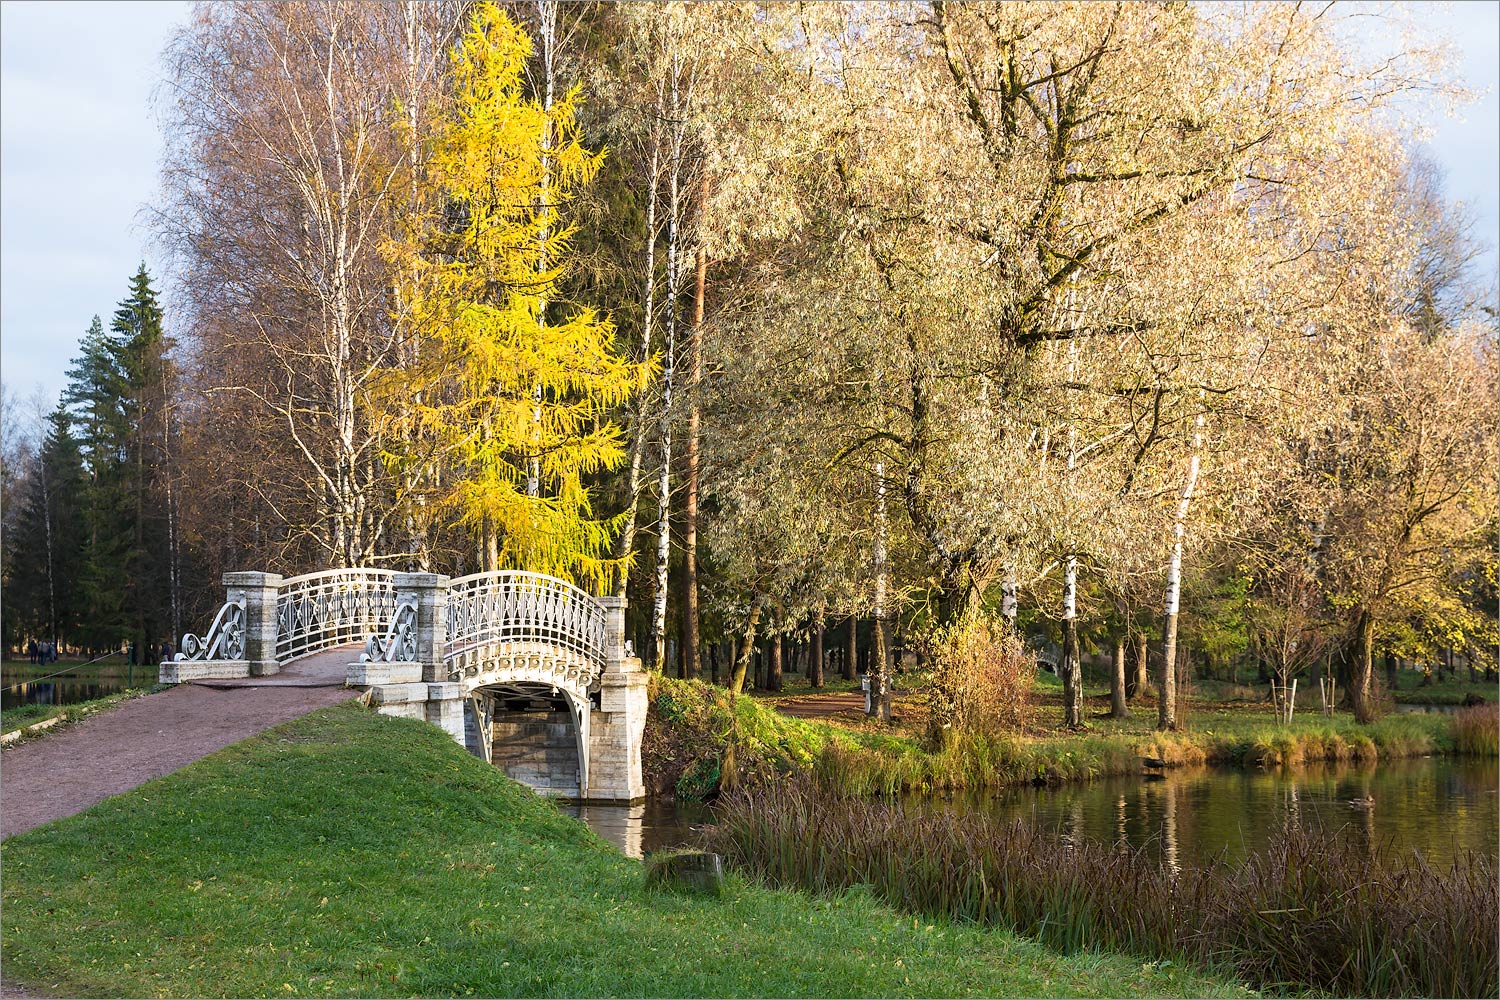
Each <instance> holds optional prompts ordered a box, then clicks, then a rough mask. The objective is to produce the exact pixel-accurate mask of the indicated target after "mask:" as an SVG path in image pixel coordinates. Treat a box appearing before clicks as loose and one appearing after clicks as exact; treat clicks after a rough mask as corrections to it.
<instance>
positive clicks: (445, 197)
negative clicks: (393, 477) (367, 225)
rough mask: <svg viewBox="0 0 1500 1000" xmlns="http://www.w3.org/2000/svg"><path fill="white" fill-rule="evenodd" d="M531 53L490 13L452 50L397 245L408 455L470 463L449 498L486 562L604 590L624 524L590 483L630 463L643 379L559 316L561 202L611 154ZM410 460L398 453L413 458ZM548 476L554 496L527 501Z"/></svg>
mask: <svg viewBox="0 0 1500 1000" xmlns="http://www.w3.org/2000/svg"><path fill="white" fill-rule="evenodd" d="M530 54H531V40H530V39H529V38H528V37H527V35H526V33H525V32H524V31H523V30H522V29H521V28H520V27H519V26H517V25H516V24H515V23H514V22H513V21H511V19H510V18H509V17H507V16H506V15H505V13H504V12H502V11H501V10H500V9H499V8H498V7H496V6H495V5H494V4H492V3H481V4H478V5H476V6H475V8H474V9H473V13H472V15H471V17H470V20H469V26H468V31H467V32H466V33H465V35H464V36H463V38H462V39H461V40H460V42H459V43H458V45H457V46H456V47H455V49H454V50H453V53H452V67H451V72H452V81H453V83H452V94H451V98H450V100H449V101H448V102H447V105H446V107H444V108H442V109H440V110H439V111H438V112H437V113H435V114H434V116H433V117H432V119H431V120H432V125H431V131H430V133H429V135H428V138H427V142H426V148H425V153H426V156H425V163H424V167H425V171H424V177H425V184H426V185H427V186H428V189H429V190H428V194H429V195H430V198H428V199H426V200H427V202H428V204H429V205H430V208H429V210H428V211H426V212H425V213H423V214H422V215H421V216H420V217H419V218H418V219H415V220H413V224H412V225H410V226H409V227H408V229H407V232H408V234H409V235H407V236H405V237H404V238H403V239H402V240H401V241H399V242H398V244H397V245H395V246H394V247H393V248H392V254H393V256H396V257H398V258H400V259H401V262H402V264H403V266H402V267H401V268H399V269H398V273H401V274H403V275H405V276H406V277H405V278H404V279H403V282H404V283H405V284H406V285H407V287H405V288H402V289H399V294H398V299H399V300H400V301H401V303H402V310H403V314H404V321H405V323H406V324H407V326H408V328H409V329H411V330H412V331H413V332H414V334H415V336H416V337H417V338H418V339H419V340H420V342H421V344H422V361H421V363H420V364H418V365H417V366H416V368H415V371H413V370H411V369H406V370H403V371H401V372H399V373H393V375H396V376H397V377H396V378H393V380H392V381H393V383H394V384H396V385H397V386H398V387H399V388H398V390H397V391H400V392H401V394H402V395H404V396H406V397H407V398H408V399H409V400H411V402H410V403H409V405H408V408H407V413H408V414H409V420H408V421H407V426H406V427H405V429H404V430H405V433H404V434H403V437H404V438H405V439H406V440H407V442H408V444H407V445H404V446H402V447H406V448H408V449H410V450H412V451H413V452H420V453H421V454H422V455H423V456H431V457H434V458H437V459H438V460H439V461H440V462H441V464H443V465H444V466H445V467H447V468H450V469H452V470H453V475H452V476H451V478H450V479H449V480H448V481H447V482H446V483H445V484H444V486H443V488H442V489H440V490H437V491H436V492H437V500H438V505H437V506H438V508H439V510H441V511H444V512H447V513H449V514H451V515H454V516H456V519H457V521H458V523H459V524H461V525H462V526H464V527H466V528H467V529H469V530H471V531H472V532H473V533H474V536H475V538H476V540H477V542H478V550H479V559H480V564H481V565H482V566H483V567H484V568H485V569H499V568H505V567H511V568H520V569H528V570H534V571H537V572H544V573H552V574H556V575H559V576H564V577H567V578H569V579H580V580H583V581H586V582H588V583H590V584H593V585H595V586H597V587H600V588H602V587H604V586H606V585H607V582H608V578H609V577H610V575H611V572H612V568H613V562H612V561H611V560H610V559H609V558H608V549H609V543H610V540H611V536H612V534H613V532H614V530H615V525H614V523H613V521H612V520H611V519H609V518H600V517H597V516H595V514H594V512H593V508H592V504H591V501H590V495H589V489H588V486H587V484H586V481H585V480H586V477H588V476H590V475H591V474H594V473H596V472H599V471H601V470H609V469H613V468H615V467H617V466H618V465H619V464H620V462H621V461H622V460H623V458H624V451H623V448H622V444H621V441H622V438H621V433H620V430H619V428H618V427H617V426H616V425H615V424H614V423H613V422H612V421H611V420H610V419H609V413H610V410H611V408H613V407H617V406H618V405H619V404H621V403H622V402H624V401H625V400H626V398H627V397H628V396H629V395H630V393H631V390H632V389H633V387H634V386H635V384H636V382H637V374H636V368H635V366H633V365H631V364H630V363H629V362H627V361H626V360H624V359H622V358H621V357H619V356H618V355H616V354H615V353H614V350H613V326H612V324H611V323H610V321H609V320H608V318H606V317H603V316H601V315H599V314H598V313H597V312H595V311H594V310H592V309H587V308H577V309H574V310H572V312H571V313H570V314H567V315H555V314H554V315H550V316H549V315H547V310H548V303H555V302H556V300H557V298H558V296H557V294H556V290H557V285H558V282H559V279H560V278H561V277H562V275H563V272H564V270H565V267H566V262H567V260H568V251H569V248H570V242H571V237H572V235H573V232H574V229H573V227H572V226H570V225H567V224H564V223H563V222H562V221H561V220H560V208H561V207H562V206H564V205H565V204H566V203H567V202H568V201H569V199H570V195H571V193H572V192H573V191H575V190H576V189H577V188H578V186H580V185H583V184H586V183H588V182H589V180H590V179H591V178H592V177H593V176H594V174H595V172H596V171H597V170H598V168H599V165H600V162H601V161H602V159H603V153H602V152H601V153H591V152H589V151H588V150H587V149H585V148H584V147H583V145H582V143H581V142H580V141H579V139H578V127H577V124H576V121H575V109H576V106H577V102H578V91H577V89H576V88H575V89H574V90H573V91H571V92H570V93H568V94H567V95H566V96H565V97H563V98H562V99H561V100H557V101H554V102H553V105H552V107H551V108H550V109H547V108H545V107H543V106H542V105H541V104H540V103H538V102H537V101H535V100H532V99H530V98H528V97H527V95H526V92H525V86H524V72H525V66H526V60H527V58H528V57H529V56H530ZM554 310H555V311H556V312H561V311H562V310H560V309H557V307H556V306H555V305H554ZM418 442H425V443H424V444H421V445H419V444H418ZM400 452H401V447H397V448H393V449H392V454H391V455H390V457H391V459H392V460H393V461H398V462H399V461H409V460H411V458H412V457H413V456H410V455H403V454H401V453H400ZM434 452H436V454H435V455H434ZM424 460H425V459H424ZM533 470H535V471H536V473H537V474H538V478H539V480H540V484H539V485H540V488H539V489H538V490H537V491H536V493H537V495H528V490H527V478H528V475H529V474H531V473H532V471H533Z"/></svg>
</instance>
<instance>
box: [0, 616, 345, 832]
mask: <svg viewBox="0 0 1500 1000" xmlns="http://www.w3.org/2000/svg"><path fill="white" fill-rule="evenodd" d="M358 655H359V647H357V646H343V647H340V648H338V649H330V650H327V651H326V652H322V653H317V654H315V655H313V656H309V657H307V658H305V659H302V660H298V661H297V662H296V663H293V664H291V665H289V666H287V667H286V668H284V669H283V670H282V671H281V673H279V674H276V675H274V676H272V677H266V678H259V677H256V678H250V679H248V680H240V681H199V682H193V683H188V684H179V685H177V686H176V687H174V688H171V689H169V690H167V691H163V692H161V693H159V694H153V695H147V696H146V697H143V698H134V699H132V700H130V701H127V702H125V703H123V704H122V705H120V706H119V707H118V708H114V709H111V710H109V711H107V712H101V713H100V714H98V715H92V716H89V717H88V718H86V719H83V720H82V721H80V722H76V723H69V724H66V725H64V726H62V727H60V728H58V729H56V730H53V731H52V732H49V733H48V734H47V735H45V736H42V737H40V738H38V739H35V740H31V741H29V742H25V743H22V744H20V745H18V746H14V747H10V748H8V749H6V750H5V751H3V752H0V792H3V796H4V798H3V800H0V837H9V836H10V835H11V834H13V833H21V832H22V831H24V830H29V829H31V828H32V827H34V826H40V825H41V824H43V823H48V822H51V821H52V820H54V819H61V818H62V817H64V816H71V815H73V814H74V813H77V812H82V811H83V810H85V809H87V808H88V807H89V806H91V805H93V804H94V803H96V802H99V801H101V800H103V799H106V798H108V797H109V796H111V795H118V794H120V793H121V792H128V791H130V789H132V788H135V787H136V786H137V785H141V784H143V783H145V782H147V781H149V780H151V779H152V778H156V777H160V776H161V775H163V774H170V773H171V772H173V771H175V770H177V769H178V768H180V767H183V766H184V765H187V764H191V763H192V762H193V761H195V760H198V759H199V758H200V757H206V756H207V755H208V754H211V753H213V752H214V751H215V750H219V749H222V748H224V747H227V746H229V744H231V743H237V742H239V741H240V740H242V739H245V738H246V737H247V736H254V735H255V734H256V733H258V732H261V731H262V730H264V729H269V728H271V727H272V726H275V725H278V724H280V723H282V722H286V721H288V720H290V719H295V718H298V717H300V716H303V715H306V714H307V713H308V712H311V711H314V710H316V709H319V708H326V707H327V706H329V705H337V704H338V703H339V702H342V701H348V700H349V699H350V698H353V697H355V696H356V694H357V692H355V691H353V690H351V689H349V688H346V687H344V670H345V668H346V667H347V666H348V665H349V663H351V662H352V661H353V660H354V659H355V658H356V657H357V656H358Z"/></svg>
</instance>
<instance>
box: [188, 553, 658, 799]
mask: <svg viewBox="0 0 1500 1000" xmlns="http://www.w3.org/2000/svg"><path fill="white" fill-rule="evenodd" d="M224 585H225V588H226V596H227V598H228V599H227V600H226V602H225V604H224V606H223V607H222V608H221V609H220V611H219V614H218V615H217V616H216V617H215V619H214V621H213V624H212V625H211V626H210V628H209V630H208V632H207V633H205V635H203V636H202V637H199V636H196V635H192V634H189V635H187V636H184V637H183V640H182V652H181V653H179V654H178V656H177V659H176V661H175V662H172V663H165V664H162V674H161V678H162V681H163V682H164V683H179V682H183V681H191V680H219V679H226V678H239V677H260V676H266V675H270V674H274V673H276V672H277V671H279V670H280V669H281V666H282V665H283V664H285V663H287V662H289V661H292V660H295V659H297V658H299V657H301V656H305V655H308V654H310V653H315V652H321V651H323V650H327V649H335V648H339V647H341V646H345V645H348V644H350V643H351V642H360V643H363V644H364V652H363V653H362V654H360V655H359V658H358V660H357V661H356V662H354V663H351V664H350V665H349V667H348V671H347V675H346V681H347V683H348V684H349V686H350V687H354V688H364V689H368V692H369V699H370V703H371V705H372V706H373V707H375V708H376V710H378V711H379V712H381V713H382V714H385V715H391V716H398V717H403V718H411V719H420V720H422V721H425V722H429V723H432V724H433V725H435V726H437V727H439V728H440V729H442V730H443V731H444V732H446V733H448V735H449V736H451V737H452V738H453V739H454V740H456V741H457V742H459V743H460V744H463V745H465V746H467V747H468V748H469V749H470V750H471V751H472V752H474V753H476V754H477V755H479V756H481V757H483V758H484V759H485V760H487V761H491V762H492V763H494V764H496V766H500V767H504V768H505V769H506V770H507V771H508V772H509V773H511V775H512V777H515V778H516V779H517V780H520V781H523V782H525V783H527V784H530V785H532V787H533V788H535V789H536V790H537V791H538V792H540V793H542V794H547V795H556V796H561V797H566V798H573V799H578V800H581V801H584V802H630V803H634V802H639V801H641V800H643V799H644V798H645V782H644V780H643V778H642V774H641V739H642V736H643V734H644V731H645V725H646V709H647V694H646V688H647V678H646V674H645V672H644V671H643V670H642V669H641V663H640V660H638V659H636V658H635V657H634V656H631V655H627V650H626V648H625V602H624V600H623V599H621V598H612V597H603V598H598V597H592V596H590V595H589V594H587V593H585V592H584V591H582V590H580V589H578V588H577V587H575V586H573V585H572V584H570V583H567V582H566V581H563V580H559V579H556V578H554V577H550V576H544V575H542V574H537V573H525V572H520V571H501V572H496V573H480V574H475V575H472V576H466V577H460V578H458V579H450V578H449V577H446V576H441V575H438V574H435V573H396V572H392V571H389V570H376V569H349V570H330V571H327V572H324V573H312V574H307V575H305V576H300V577H291V578H288V579H283V578H282V577H280V576H277V575H275V574H271V573H227V574H225V576H224ZM569 736H571V739H569V738H568V737H569Z"/></svg>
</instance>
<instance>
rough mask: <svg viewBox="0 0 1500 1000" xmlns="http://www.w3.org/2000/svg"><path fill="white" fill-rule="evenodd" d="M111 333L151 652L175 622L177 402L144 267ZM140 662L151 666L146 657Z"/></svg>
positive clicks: (131, 607) (125, 483)
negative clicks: (170, 411) (170, 493)
mask: <svg viewBox="0 0 1500 1000" xmlns="http://www.w3.org/2000/svg"><path fill="white" fill-rule="evenodd" d="M110 329H111V331H112V332H113V333H114V335H115V338H116V339H115V340H114V349H115V354H116V359H117V367H118V370H119V373H120V381H121V385H120V389H121V392H120V411H121V415H122V416H123V417H124V425H125V427H126V428H127V433H126V436H125V440H124V456H123V458H124V462H123V464H122V468H121V473H122V475H121V484H122V487H123V489H122V493H123V496H124V499H125V501H126V507H125V512H126V518H127V521H128V523H129V533H128V535H127V540H128V542H127V552H128V556H127V559H126V573H127V576H126V589H125V595H126V601H125V604H126V609H127V612H128V616H129V621H130V626H131V627H130V637H131V641H133V642H134V643H135V644H136V648H137V649H138V650H140V651H141V652H142V654H144V652H145V651H146V649H147V648H148V647H150V646H153V645H154V644H155V643H156V641H157V640H158V639H160V637H161V636H162V634H163V632H164V630H165V629H166V627H167V626H168V625H169V624H170V618H169V612H168V604H167V599H168V595H169V593H170V592H171V589H172V585H171V580H170V572H169V564H170V557H169V552H168V549H169V548H170V542H171V539H170V538H169V532H168V513H167V503H168V497H167V496H166V495H165V494H166V491H165V489H164V482H165V477H166V474H167V472H168V469H167V466H168V462H169V456H168V452H169V447H168V433H167V431H168V423H167V407H168V406H169V404H170V402H171V390H170V386H169V382H170V370H171V369H170V362H169V361H168V358H167V349H168V346H169V345H168V342H167V338H166V336H165V334H164V333H163V330H162V310H161V305H160V303H159V301H158V299H157V295H156V290H155V289H153V288H152V287H151V275H150V273H149V272H147V270H146V265H145V263H144V262H143V263H142V264H141V265H140V267H139V268H138V269H137V270H136V273H135V275H134V276H133V277H132V278H131V279H130V295H129V296H128V297H127V298H126V299H125V300H124V301H123V302H121V303H120V305H119V308H118V309H116V310H115V315H114V320H113V322H112V323H111V324H110ZM141 662H146V660H145V658H144V655H143V658H142V660H141Z"/></svg>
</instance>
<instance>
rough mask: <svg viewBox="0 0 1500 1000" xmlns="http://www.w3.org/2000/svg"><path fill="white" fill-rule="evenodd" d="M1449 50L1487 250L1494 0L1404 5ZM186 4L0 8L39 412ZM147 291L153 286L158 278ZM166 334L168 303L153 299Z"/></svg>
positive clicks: (10, 254) (119, 243)
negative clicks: (1450, 45)
mask: <svg viewBox="0 0 1500 1000" xmlns="http://www.w3.org/2000/svg"><path fill="white" fill-rule="evenodd" d="M1413 12H1414V15H1415V17H1416V18H1417V19H1418V20H1419V21H1421V22H1424V23H1426V24H1430V25H1431V26H1432V28H1434V29H1436V30H1437V31H1440V32H1441V33H1443V34H1445V35H1446V36H1447V37H1448V38H1450V39H1451V40H1452V41H1453V42H1454V44H1455V56H1456V58H1455V66H1454V70H1455V73H1456V75H1457V76H1458V77H1459V78H1460V79H1461V80H1463V81H1464V82H1465V83H1466V84H1467V85H1468V86H1469V87H1471V88H1473V89H1475V90H1479V91H1482V92H1484V97H1483V98H1482V100H1480V101H1479V102H1478V103H1475V104H1471V105H1469V106H1468V107H1466V108H1464V109H1463V110H1462V111H1461V113H1460V117H1458V118H1455V119H1441V118H1440V119H1437V120H1436V121H1434V123H1433V124H1434V125H1435V127H1436V131H1435V134H1434V136H1433V137H1432V139H1431V141H1429V142H1428V143H1427V146H1428V149H1429V153H1430V155H1431V156H1432V158H1433V159H1435V160H1436V161H1437V162H1438V163H1439V164H1440V165H1441V166H1442V167H1443V168H1444V169H1445V170H1446V172H1447V175H1448V193H1449V195H1450V197H1452V198H1453V199H1455V200H1458V201H1463V202H1466V203H1469V204H1470V205H1471V206H1472V208H1473V210H1474V211H1475V213H1476V215H1477V217H1478V221H1479V233H1480V235H1481V237H1482V238H1483V240H1484V242H1485V243H1486V244H1487V245H1488V246H1489V247H1490V248H1492V249H1491V251H1490V252H1489V253H1488V254H1487V255H1486V257H1485V258H1484V260H1483V262H1482V266H1483V268H1484V270H1485V272H1486V273H1487V274H1488V275H1489V276H1490V278H1491V279H1492V280H1493V279H1494V276H1495V273H1496V260H1497V256H1496V254H1495V252H1494V250H1493V248H1494V247H1495V246H1497V245H1500V103H1497V93H1500V2H1479V0H1470V2H1460V3H1456V4H1453V5H1451V6H1440V5H1436V4H1420V5H1417V6H1415V7H1414V9H1413ZM188 13H189V4H187V3H177V2H154V3H122V2H109V3H77V2H75V3H50V2H35V0H31V2H21V0H6V2H4V3H0V381H3V382H4V384H5V387H6V393H7V395H12V396H14V397H19V398H21V399H25V398H27V397H30V396H31V395H33V393H38V392H39V393H40V395H41V397H42V399H43V404H42V405H43V406H44V407H50V406H51V405H52V403H53V402H54V401H55V400H56V398H57V394H58V393H59V392H60V391H61V389H62V387H63V384H64V382H65V376H64V373H65V372H66V370H67V368H68V366H69V364H70V363H71V361H72V359H73V357H74V355H75V354H76V352H77V347H78V339H79V337H80V336H81V335H82V334H83V332H84V331H85V330H86V329H87V328H88V325H89V322H90V320H91V319H92V318H93V316H94V315H95V314H98V315H99V316H101V317H102V318H103V319H104V320H105V322H106V323H107V322H108V320H109V316H110V314H111V313H112V312H113V311H114V308H115V305H116V303H117V302H119V300H120V299H122V298H124V296H125V293H126V283H127V281H128V280H129V277H130V275H131V274H133V273H134V272H135V269H136V267H137V265H138V264H139V263H140V262H141V261H143V260H144V261H145V262H146V265H147V267H148V268H150V269H151V271H152V273H153V274H157V275H160V274H161V272H162V270H163V267H162V263H163V262H161V261H159V260H158V259H156V257H155V255H154V254H153V247H152V245H151V239H150V232H149V227H148V226H147V225H146V216H145V209H146V206H147V205H149V204H150V203H151V202H152V201H153V200H154V199H155V197H156V194H157V191H158V184H157V168H158V165H159V161H160V156H161V136H160V134H159V132H158V129H157V125H156V116H155V114H154V113H153V110H152V105H151V97H152V94H153V92H154V90H155V89H156V88H157V86H158V84H159V83H160V81H161V79H162V75H163V74H162V63H161V51H162V48H163V47H164V46H165V44H166V42H167V40H168V38H169V37H170V36H171V33H172V31H173V30H174V28H175V27H176V26H177V25H180V24H182V23H183V22H185V21H186V19H187V17H188ZM158 287H160V282H159V283H158ZM167 306H168V310H169V312H168V316H167V322H168V327H169V328H170V326H171V321H172V320H171V313H170V306H171V302H170V299H169V300H168V301H167Z"/></svg>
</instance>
